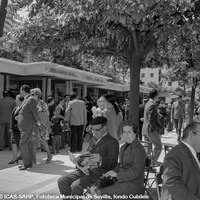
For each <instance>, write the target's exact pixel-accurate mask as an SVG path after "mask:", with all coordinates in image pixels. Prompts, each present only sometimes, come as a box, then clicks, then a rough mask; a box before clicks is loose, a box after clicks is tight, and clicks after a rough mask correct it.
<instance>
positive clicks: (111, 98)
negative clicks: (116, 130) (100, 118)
mask: <svg viewBox="0 0 200 200" xmlns="http://www.w3.org/2000/svg"><path fill="white" fill-rule="evenodd" d="M103 97H104V98H105V99H106V101H108V102H109V103H111V104H112V105H113V106H114V109H115V112H116V114H117V115H118V114H119V112H120V109H119V106H118V104H117V103H116V98H115V97H114V96H113V95H112V94H105V95H103Z"/></svg>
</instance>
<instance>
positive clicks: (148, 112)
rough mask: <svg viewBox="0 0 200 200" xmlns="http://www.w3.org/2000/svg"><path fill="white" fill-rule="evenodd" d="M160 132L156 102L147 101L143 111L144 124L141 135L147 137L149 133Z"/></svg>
mask: <svg viewBox="0 0 200 200" xmlns="http://www.w3.org/2000/svg"><path fill="white" fill-rule="evenodd" d="M160 130H161V124H160V117H159V114H158V109H157V105H156V102H154V101H152V100H149V101H148V102H147V103H146V105H145V109H144V122H143V126H142V134H143V135H148V133H149V132H154V131H156V132H157V133H159V132H160Z"/></svg>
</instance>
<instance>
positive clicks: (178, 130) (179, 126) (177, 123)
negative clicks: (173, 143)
mask: <svg viewBox="0 0 200 200" xmlns="http://www.w3.org/2000/svg"><path fill="white" fill-rule="evenodd" d="M182 124H183V119H174V125H175V129H176V133H177V136H178V138H177V140H178V141H179V140H180V139H181V129H182Z"/></svg>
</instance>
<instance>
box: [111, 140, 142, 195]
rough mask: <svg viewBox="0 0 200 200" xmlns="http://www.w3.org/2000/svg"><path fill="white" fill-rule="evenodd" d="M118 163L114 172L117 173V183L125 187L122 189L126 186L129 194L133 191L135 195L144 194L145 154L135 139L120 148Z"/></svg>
mask: <svg viewBox="0 0 200 200" xmlns="http://www.w3.org/2000/svg"><path fill="white" fill-rule="evenodd" d="M119 161H120V163H119V164H118V166H117V167H116V168H115V170H114V171H116V172H117V180H118V182H119V183H122V184H123V185H125V186H123V187H126V184H127V189H128V188H129V190H130V194H131V193H133V191H134V193H136V194H142V193H143V192H144V168H145V162H146V152H145V150H144V147H143V146H142V145H141V143H140V142H139V141H138V139H135V140H134V141H133V142H132V143H131V144H130V145H128V144H127V143H125V144H124V145H123V146H122V147H121V149H120V155H119ZM130 183H131V185H130ZM126 193H129V192H126Z"/></svg>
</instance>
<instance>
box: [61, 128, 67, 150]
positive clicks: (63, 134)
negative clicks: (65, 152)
mask: <svg viewBox="0 0 200 200" xmlns="http://www.w3.org/2000/svg"><path fill="white" fill-rule="evenodd" d="M65 137H66V136H65V132H64V131H62V133H61V137H60V147H65V144H66V143H65Z"/></svg>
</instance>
